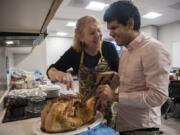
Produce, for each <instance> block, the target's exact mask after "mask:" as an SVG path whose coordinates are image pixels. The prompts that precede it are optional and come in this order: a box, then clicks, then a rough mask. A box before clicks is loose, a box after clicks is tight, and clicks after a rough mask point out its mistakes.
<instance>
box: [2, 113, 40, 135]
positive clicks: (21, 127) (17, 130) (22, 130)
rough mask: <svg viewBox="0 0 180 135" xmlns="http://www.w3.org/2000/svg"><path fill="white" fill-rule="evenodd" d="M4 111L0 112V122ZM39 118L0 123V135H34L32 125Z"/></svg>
mask: <svg viewBox="0 0 180 135" xmlns="http://www.w3.org/2000/svg"><path fill="white" fill-rule="evenodd" d="M4 113H5V110H3V111H0V120H1V121H2V118H3V116H4ZM39 120H40V117H39V118H33V119H27V120H19V121H14V122H7V123H2V122H1V123H0V135H12V134H14V135H35V134H34V133H33V124H35V123H36V122H38V121H39Z"/></svg>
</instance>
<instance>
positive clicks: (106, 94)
mask: <svg viewBox="0 0 180 135" xmlns="http://www.w3.org/2000/svg"><path fill="white" fill-rule="evenodd" d="M96 95H97V96H98V97H99V98H101V99H103V100H108V101H113V100H114V91H113V90H112V89H111V87H110V86H109V85H108V84H105V85H100V86H98V88H97V90H96Z"/></svg>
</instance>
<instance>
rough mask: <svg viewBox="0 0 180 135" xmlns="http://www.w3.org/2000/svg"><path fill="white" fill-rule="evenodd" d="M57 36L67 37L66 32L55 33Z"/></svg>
mask: <svg viewBox="0 0 180 135" xmlns="http://www.w3.org/2000/svg"><path fill="white" fill-rule="evenodd" d="M56 35H58V36H67V35H68V34H67V33H66V32H57V34H56Z"/></svg>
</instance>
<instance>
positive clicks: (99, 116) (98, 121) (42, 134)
mask: <svg viewBox="0 0 180 135" xmlns="http://www.w3.org/2000/svg"><path fill="white" fill-rule="evenodd" d="M104 122H105V120H104V118H103V115H102V113H100V112H97V113H96V116H95V120H94V122H93V123H90V124H86V125H84V126H82V127H80V128H78V129H76V130H73V131H68V132H64V133H45V132H43V131H41V129H40V125H41V121H40V120H39V121H38V122H36V123H34V125H33V132H34V133H35V134H36V135H74V134H80V133H82V132H85V131H87V130H90V129H92V128H94V127H96V126H98V125H99V124H101V123H104Z"/></svg>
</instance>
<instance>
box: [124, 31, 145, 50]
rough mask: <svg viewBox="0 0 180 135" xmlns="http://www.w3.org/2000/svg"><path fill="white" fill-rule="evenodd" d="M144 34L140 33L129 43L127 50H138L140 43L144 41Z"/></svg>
mask: <svg viewBox="0 0 180 135" xmlns="http://www.w3.org/2000/svg"><path fill="white" fill-rule="evenodd" d="M144 38H145V37H144V34H143V33H140V34H139V35H138V36H137V37H136V38H135V39H134V40H133V41H131V42H130V43H129V44H128V45H127V49H128V50H134V49H136V48H139V47H140V46H141V45H142V44H141V43H142V41H143V40H144Z"/></svg>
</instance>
